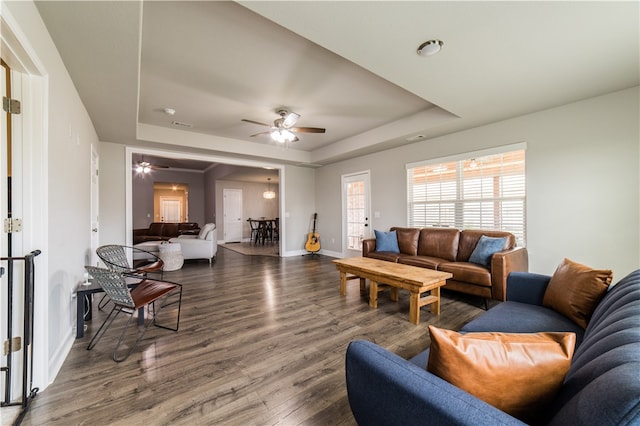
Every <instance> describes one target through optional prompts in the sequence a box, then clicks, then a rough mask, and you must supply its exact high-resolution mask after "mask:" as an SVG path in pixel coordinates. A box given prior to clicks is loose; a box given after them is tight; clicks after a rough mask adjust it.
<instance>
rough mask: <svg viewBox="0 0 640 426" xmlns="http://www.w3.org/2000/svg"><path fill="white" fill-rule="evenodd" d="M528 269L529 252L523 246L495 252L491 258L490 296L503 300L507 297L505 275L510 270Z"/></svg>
mask: <svg viewBox="0 0 640 426" xmlns="http://www.w3.org/2000/svg"><path fill="white" fill-rule="evenodd" d="M528 270H529V252H528V251H527V249H526V248H525V247H515V248H512V249H510V250H505V251H501V252H498V253H495V254H494V255H493V257H492V258H491V284H492V293H493V294H492V298H493V299H495V300H500V301H503V302H504V301H505V300H506V299H507V277H508V276H509V274H510V273H511V272H527V271H528Z"/></svg>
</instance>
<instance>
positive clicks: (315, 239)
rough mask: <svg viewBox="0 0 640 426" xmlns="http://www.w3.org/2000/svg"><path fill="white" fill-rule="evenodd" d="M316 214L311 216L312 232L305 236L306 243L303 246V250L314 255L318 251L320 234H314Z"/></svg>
mask: <svg viewBox="0 0 640 426" xmlns="http://www.w3.org/2000/svg"><path fill="white" fill-rule="evenodd" d="M317 218H318V213H314V214H313V231H311V232H309V233H308V234H307V242H306V243H305V244H304V249H305V250H306V251H308V252H310V253H316V252H318V251H320V234H318V233H317V232H316V219H317Z"/></svg>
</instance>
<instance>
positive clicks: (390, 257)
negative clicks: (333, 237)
mask: <svg viewBox="0 0 640 426" xmlns="http://www.w3.org/2000/svg"><path fill="white" fill-rule="evenodd" d="M393 230H395V231H396V233H397V236H398V248H399V249H400V253H392V252H377V251H375V250H376V240H375V238H372V239H366V240H364V241H363V242H362V255H363V256H365V257H371V258H375V259H381V260H386V261H389V262H397V263H404V264H407V265H413V266H420V267H423V268H429V269H435V270H438V271H445V272H450V273H451V274H453V278H451V279H449V280H447V285H446V286H445V287H444V288H445V289H447V290H454V291H458V292H462V293H467V294H472V295H475V296H480V297H483V298H485V299H495V300H499V301H504V300H505V299H506V288H507V276H508V275H509V273H510V272H514V271H522V272H527V271H528V269H529V255H528V253H527V249H526V248H524V247H516V238H515V236H514V235H513V234H511V233H509V232H502V231H482V230H458V229H453V228H422V229H420V228H398V227H394V228H391V231H393ZM483 235H486V236H487V237H494V238H503V237H506V238H507V239H506V243H505V246H504V249H503V250H502V251H499V252H497V253H495V254H494V255H493V256H492V258H491V267H490V268H489V269H488V268H485V267H484V266H482V265H479V264H476V263H471V262H469V257H470V256H471V254H472V253H473V250H474V249H475V247H476V244H477V243H478V240H480V237H481V236H483Z"/></svg>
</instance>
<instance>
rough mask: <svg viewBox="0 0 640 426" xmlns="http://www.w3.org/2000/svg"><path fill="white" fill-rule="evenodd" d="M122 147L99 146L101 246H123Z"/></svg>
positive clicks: (124, 229)
mask: <svg viewBox="0 0 640 426" xmlns="http://www.w3.org/2000/svg"><path fill="white" fill-rule="evenodd" d="M125 194H126V180H125V146H124V145H120V144H116V143H110V142H100V244H101V245H102V244H126V243H127V239H126V226H125V217H126V204H125V200H126V198H125Z"/></svg>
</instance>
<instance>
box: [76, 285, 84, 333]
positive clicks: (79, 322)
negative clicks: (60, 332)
mask: <svg viewBox="0 0 640 426" xmlns="http://www.w3.org/2000/svg"><path fill="white" fill-rule="evenodd" d="M81 337H84V294H78V293H76V339H80V338H81Z"/></svg>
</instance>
